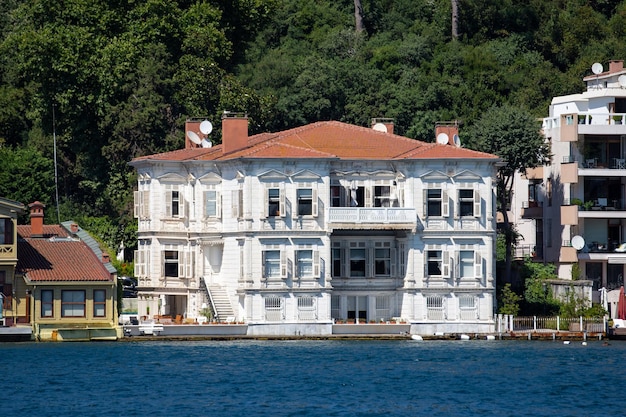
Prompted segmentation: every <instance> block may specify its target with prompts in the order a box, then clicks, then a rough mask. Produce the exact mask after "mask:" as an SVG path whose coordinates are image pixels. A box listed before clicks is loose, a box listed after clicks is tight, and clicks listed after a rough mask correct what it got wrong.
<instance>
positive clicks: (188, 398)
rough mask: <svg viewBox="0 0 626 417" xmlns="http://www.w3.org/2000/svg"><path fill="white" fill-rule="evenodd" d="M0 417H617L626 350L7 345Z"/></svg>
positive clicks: (621, 346) (455, 344) (321, 344)
mask: <svg viewBox="0 0 626 417" xmlns="http://www.w3.org/2000/svg"><path fill="white" fill-rule="evenodd" d="M0 357H1V358H2V365H1V366H0V390H1V391H2V398H3V399H2V401H1V402H0V416H6V417H9V416H595V415H603V416H621V415H624V412H625V411H624V410H626V377H625V376H624V375H625V373H624V372H625V367H626V366H625V365H626V342H619V341H611V342H610V344H608V345H607V344H606V343H605V342H601V341H590V342H588V344H587V345H586V346H584V345H582V343H581V342H572V343H571V344H569V345H565V344H563V343H562V342H558V341H557V342H545V341H543V342H540V341H497V340H496V341H473V340H472V341H421V342H420V341H397V340H396V341H382V340H381V341H357V340H351V341H346V340H341V341H340V340H328V341H314V340H298V341H258V340H235V341H194V342H171V341H163V342H152V341H151V342H147V341H146V342H143V341H142V342H117V343H104V342H103V343H26V344H11V343H0Z"/></svg>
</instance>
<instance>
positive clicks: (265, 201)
mask: <svg viewBox="0 0 626 417" xmlns="http://www.w3.org/2000/svg"><path fill="white" fill-rule="evenodd" d="M269 193H270V192H269V189H268V188H267V187H265V190H264V193H263V218H265V219H266V218H268V217H269V215H270V209H269V206H270V198H269Z"/></svg>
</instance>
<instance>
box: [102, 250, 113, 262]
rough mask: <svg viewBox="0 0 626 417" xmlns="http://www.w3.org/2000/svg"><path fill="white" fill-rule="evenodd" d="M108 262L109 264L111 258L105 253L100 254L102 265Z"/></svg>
mask: <svg viewBox="0 0 626 417" xmlns="http://www.w3.org/2000/svg"><path fill="white" fill-rule="evenodd" d="M109 262H111V257H110V256H109V254H108V253H106V252H102V263H103V264H108V263H109Z"/></svg>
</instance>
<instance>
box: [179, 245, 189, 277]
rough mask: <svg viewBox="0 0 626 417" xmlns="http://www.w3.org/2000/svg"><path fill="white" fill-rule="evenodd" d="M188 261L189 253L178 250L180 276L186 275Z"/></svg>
mask: <svg viewBox="0 0 626 417" xmlns="http://www.w3.org/2000/svg"><path fill="white" fill-rule="evenodd" d="M186 261H187V253H186V252H183V251H178V277H179V278H183V277H184V276H185V263H186Z"/></svg>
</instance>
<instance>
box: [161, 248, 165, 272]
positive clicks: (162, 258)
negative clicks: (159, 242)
mask: <svg viewBox="0 0 626 417" xmlns="http://www.w3.org/2000/svg"><path fill="white" fill-rule="evenodd" d="M161 279H165V251H164V250H162V251H161Z"/></svg>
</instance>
